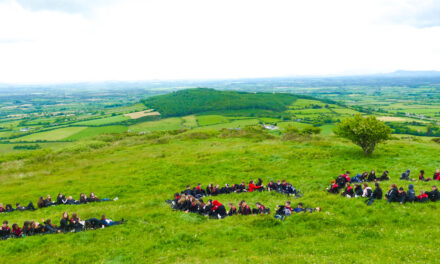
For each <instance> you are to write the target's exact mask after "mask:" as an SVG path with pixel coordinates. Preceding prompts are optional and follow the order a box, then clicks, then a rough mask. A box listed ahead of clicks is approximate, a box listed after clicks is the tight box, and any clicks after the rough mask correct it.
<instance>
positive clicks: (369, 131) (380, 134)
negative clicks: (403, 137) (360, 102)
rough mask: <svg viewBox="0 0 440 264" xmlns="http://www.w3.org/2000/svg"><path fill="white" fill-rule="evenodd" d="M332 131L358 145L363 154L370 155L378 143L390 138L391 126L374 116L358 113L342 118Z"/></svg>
mask: <svg viewBox="0 0 440 264" xmlns="http://www.w3.org/2000/svg"><path fill="white" fill-rule="evenodd" d="M334 132H335V134H336V135H338V136H340V137H343V138H347V139H350V140H351V141H352V142H353V143H354V144H356V145H358V146H360V147H361V148H362V149H363V150H364V154H365V155H371V154H372V153H373V151H374V149H375V148H376V145H377V144H378V143H380V142H383V141H385V140H387V139H389V138H390V135H391V128H390V127H389V126H387V125H385V124H384V123H383V122H381V121H379V120H377V119H376V117H375V116H369V117H363V116H361V115H360V114H358V115H355V116H354V117H352V118H346V119H344V120H342V121H341V123H339V124H337V125H336V127H335V129H334Z"/></svg>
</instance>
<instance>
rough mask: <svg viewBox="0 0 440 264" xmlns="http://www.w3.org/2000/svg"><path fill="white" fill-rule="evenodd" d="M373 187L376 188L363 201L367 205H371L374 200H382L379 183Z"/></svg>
mask: <svg viewBox="0 0 440 264" xmlns="http://www.w3.org/2000/svg"><path fill="white" fill-rule="evenodd" d="M374 185H375V186H376V188H375V189H374V191H373V193H372V194H371V196H370V197H369V198H368V199H367V200H366V201H365V203H366V204H367V205H372V204H373V202H374V200H377V199H379V200H380V199H382V189H381V188H380V186H379V183H378V182H376V183H375V184H374Z"/></svg>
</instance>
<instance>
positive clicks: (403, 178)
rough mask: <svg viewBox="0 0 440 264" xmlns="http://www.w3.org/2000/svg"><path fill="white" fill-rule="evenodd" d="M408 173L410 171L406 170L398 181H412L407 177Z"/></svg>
mask: <svg viewBox="0 0 440 264" xmlns="http://www.w3.org/2000/svg"><path fill="white" fill-rule="evenodd" d="M410 173H411V171H410V170H406V172H404V173H402V175H401V176H400V179H401V180H404V181H412V179H411V178H410V177H409V175H410Z"/></svg>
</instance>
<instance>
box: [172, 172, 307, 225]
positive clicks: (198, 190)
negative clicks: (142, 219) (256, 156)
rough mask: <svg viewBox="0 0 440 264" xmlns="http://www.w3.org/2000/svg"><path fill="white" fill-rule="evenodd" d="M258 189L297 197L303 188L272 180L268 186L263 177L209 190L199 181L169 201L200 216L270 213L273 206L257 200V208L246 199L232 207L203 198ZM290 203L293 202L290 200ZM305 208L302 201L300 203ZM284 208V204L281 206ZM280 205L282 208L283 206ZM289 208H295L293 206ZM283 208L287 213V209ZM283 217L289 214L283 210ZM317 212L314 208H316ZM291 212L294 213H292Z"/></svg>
mask: <svg viewBox="0 0 440 264" xmlns="http://www.w3.org/2000/svg"><path fill="white" fill-rule="evenodd" d="M254 191H269V192H271V191H274V192H279V193H282V194H287V195H288V196H290V195H294V196H295V197H300V193H299V191H298V190H297V189H296V188H295V187H293V186H292V184H290V183H288V182H287V181H286V180H282V181H280V180H278V181H276V182H275V181H271V182H269V183H268V184H267V186H266V187H265V186H264V185H263V180H261V179H258V182H257V183H254V181H250V182H249V183H248V185H246V184H245V182H242V183H241V184H233V185H232V186H230V185H229V184H226V185H225V186H224V187H220V185H218V184H217V185H213V184H212V183H210V184H209V185H208V186H207V187H206V189H204V188H202V185H201V184H200V183H199V184H198V185H197V186H195V187H193V188H191V186H190V185H188V186H186V189H185V190H183V191H181V192H180V193H175V194H174V199H172V200H167V201H166V202H167V203H169V204H171V207H172V208H173V209H175V210H181V211H184V212H185V213H197V214H200V215H205V216H209V217H211V218H218V219H221V218H224V217H226V216H232V215H237V214H239V215H258V214H270V208H268V207H266V206H264V205H263V204H262V203H260V202H257V203H256V204H255V207H254V208H251V207H250V206H249V205H248V204H247V203H246V201H244V200H242V201H241V202H239V203H238V204H237V205H234V204H233V203H229V204H228V205H229V210H226V207H225V206H224V205H223V204H221V203H220V202H219V201H218V200H214V201H213V200H211V199H209V200H208V201H207V202H206V203H205V202H204V201H203V197H205V196H216V195H219V194H229V193H242V192H254ZM288 203H289V204H290V202H288ZM300 206H301V207H302V204H301V205H300ZM281 207H282V208H284V206H281ZM281 207H280V208H281ZM286 208H291V207H290V206H288V207H286ZM281 211H283V212H284V209H282V210H281ZM281 211H280V215H282V216H283V217H284V216H285V215H287V214H284V213H281ZM312 211H313V210H312ZM289 215H290V214H289Z"/></svg>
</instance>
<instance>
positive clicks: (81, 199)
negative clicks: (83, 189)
mask: <svg viewBox="0 0 440 264" xmlns="http://www.w3.org/2000/svg"><path fill="white" fill-rule="evenodd" d="M88 202H89V201H88V199H87V195H85V194H84V193H81V194H80V195H79V203H80V204H86V203H88Z"/></svg>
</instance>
